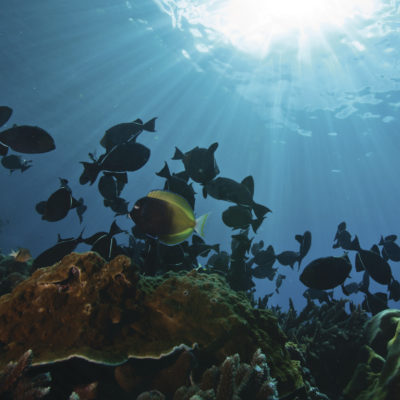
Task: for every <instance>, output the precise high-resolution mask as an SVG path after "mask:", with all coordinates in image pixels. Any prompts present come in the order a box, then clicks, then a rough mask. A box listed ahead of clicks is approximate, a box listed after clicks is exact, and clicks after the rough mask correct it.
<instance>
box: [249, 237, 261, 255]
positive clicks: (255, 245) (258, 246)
mask: <svg viewBox="0 0 400 400" xmlns="http://www.w3.org/2000/svg"><path fill="white" fill-rule="evenodd" d="M263 247H264V240H260V241H259V242H258V243H253V245H252V246H251V254H253V256H255V255H256V254H257V253H259V252H260V251H261V250H262V248H263Z"/></svg>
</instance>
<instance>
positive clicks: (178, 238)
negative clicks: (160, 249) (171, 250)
mask: <svg viewBox="0 0 400 400" xmlns="http://www.w3.org/2000/svg"><path fill="white" fill-rule="evenodd" d="M193 229H194V228H188V229H185V230H184V231H183V232H179V233H175V234H173V235H162V236H160V237H159V239H160V242H162V243H164V244H167V245H169V246H173V245H174V244H178V243H181V242H183V241H184V240H185V239H187V238H188V237H189V236H190V235H191V234H192V232H193Z"/></svg>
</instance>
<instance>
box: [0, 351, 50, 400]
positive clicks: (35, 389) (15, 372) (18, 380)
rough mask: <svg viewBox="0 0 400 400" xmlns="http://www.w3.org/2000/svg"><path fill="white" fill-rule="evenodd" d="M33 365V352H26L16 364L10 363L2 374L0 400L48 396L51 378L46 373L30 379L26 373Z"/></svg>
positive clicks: (21, 399) (19, 399)
mask: <svg viewBox="0 0 400 400" xmlns="http://www.w3.org/2000/svg"><path fill="white" fill-rule="evenodd" d="M31 364H32V350H28V351H26V352H25V353H24V354H23V355H22V356H21V357H20V359H19V360H18V361H17V362H16V363H12V362H10V363H9V364H7V366H6V367H5V368H4V370H3V372H1V373H0V398H1V399H3V400H6V399H10V400H11V399H12V400H34V399H40V398H42V397H43V396H44V395H46V394H47V393H48V392H49V390H50V388H49V387H48V386H47V385H48V384H49V383H50V381H51V377H50V374H48V373H44V374H40V375H37V376H35V377H33V378H28V377H27V376H26V372H27V370H28V369H29V367H30V366H31Z"/></svg>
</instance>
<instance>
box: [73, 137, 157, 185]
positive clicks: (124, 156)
mask: <svg viewBox="0 0 400 400" xmlns="http://www.w3.org/2000/svg"><path fill="white" fill-rule="evenodd" d="M89 156H90V157H91V158H92V160H93V162H92V163H88V162H86V161H81V164H82V165H83V168H84V170H83V173H82V174H81V176H80V178H79V182H80V184H81V185H84V184H86V183H88V182H89V183H90V184H91V185H92V184H93V183H94V182H95V180H96V179H97V175H98V174H99V172H100V171H110V172H126V171H131V172H132V171H137V170H138V169H140V168H142V167H143V166H144V165H145V164H146V163H147V161H148V160H149V157H150V149H148V148H147V147H146V146H143V145H142V144H140V143H136V142H135V141H130V142H128V143H123V144H120V145H118V146H115V147H113V148H112V150H111V151H110V152H108V153H106V154H103V155H102V156H100V157H99V159H98V160H96V159H95V158H94V156H93V155H92V154H89Z"/></svg>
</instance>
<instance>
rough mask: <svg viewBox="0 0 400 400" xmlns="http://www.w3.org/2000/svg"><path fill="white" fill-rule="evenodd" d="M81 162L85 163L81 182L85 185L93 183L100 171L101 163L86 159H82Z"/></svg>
mask: <svg viewBox="0 0 400 400" xmlns="http://www.w3.org/2000/svg"><path fill="white" fill-rule="evenodd" d="M80 163H81V164H82V165H83V172H82V175H81V176H80V177H79V183H80V184H81V185H85V184H86V183H88V182H89V183H90V184H91V185H93V183H94V182H95V180H96V179H97V176H98V175H99V172H100V167H99V164H98V163H97V162H93V163H88V162H86V161H81V162H80Z"/></svg>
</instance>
